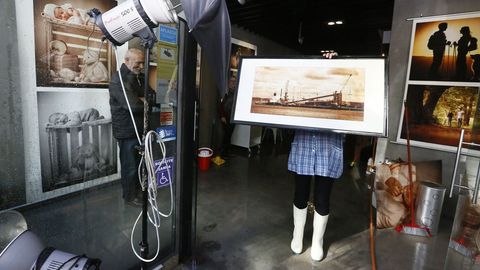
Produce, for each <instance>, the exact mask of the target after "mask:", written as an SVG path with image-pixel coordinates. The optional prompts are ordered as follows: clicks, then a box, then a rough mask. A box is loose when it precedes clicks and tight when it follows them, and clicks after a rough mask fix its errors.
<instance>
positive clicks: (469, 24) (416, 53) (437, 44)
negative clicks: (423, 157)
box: [397, 12, 480, 152]
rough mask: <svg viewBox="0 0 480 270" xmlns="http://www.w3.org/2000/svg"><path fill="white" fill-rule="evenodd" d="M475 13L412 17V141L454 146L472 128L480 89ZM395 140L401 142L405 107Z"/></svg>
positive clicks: (479, 22) (479, 21)
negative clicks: (463, 133) (462, 132)
mask: <svg viewBox="0 0 480 270" xmlns="http://www.w3.org/2000/svg"><path fill="white" fill-rule="evenodd" d="M478 33H480V12H472V13H465V14H451V15H442V16H434V17H422V18H415V19H413V26H412V39H411V44H410V56H409V63H408V70H407V78H406V82H405V97H404V100H405V106H406V107H407V108H408V112H409V113H408V114H409V115H408V117H409V121H408V122H409V126H408V129H409V134H410V140H411V144H412V145H415V146H420V147H426V148H432V149H437V150H443V151H451V152H454V151H456V146H457V145H458V140H459V138H460V133H461V130H462V129H464V130H465V138H464V140H465V141H468V142H478V138H477V137H478V136H474V135H475V134H476V133H478V132H474V130H475V128H477V129H478V125H477V126H475V119H476V117H477V113H478V97H479V94H478V92H479V90H480V50H479V48H478V46H479V44H478V38H480V36H478ZM398 130H399V131H398V133H397V141H398V142H400V143H406V131H407V129H406V126H405V108H403V109H402V115H401V118H400V121H399V129H398Z"/></svg>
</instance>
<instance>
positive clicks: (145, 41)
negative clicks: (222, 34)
mask: <svg viewBox="0 0 480 270" xmlns="http://www.w3.org/2000/svg"><path fill="white" fill-rule="evenodd" d="M135 36H136V37H138V38H140V39H141V44H142V46H143V47H144V48H145V63H144V65H143V70H144V71H143V73H144V76H145V77H144V86H143V91H144V94H143V97H144V99H145V101H144V103H143V134H142V145H140V146H138V150H139V154H140V155H141V156H143V157H144V156H145V138H146V135H147V132H148V131H149V130H150V114H151V113H152V107H151V106H150V102H151V101H152V100H153V97H151V95H150V91H149V90H150V89H149V88H150V87H149V77H150V76H149V72H148V68H149V65H150V49H152V48H153V45H154V44H155V42H156V41H157V38H156V37H155V34H154V33H153V31H152V30H151V29H150V28H148V27H147V28H144V29H143V30H142V31H140V32H138V33H136V34H135ZM152 181H154V180H152ZM141 183H142V241H141V242H140V254H141V256H142V258H144V259H147V257H148V253H149V246H148V226H147V225H148V190H147V187H148V177H147V169H146V167H145V165H144V166H142V181H141ZM142 269H145V270H146V269H147V262H145V261H144V260H142Z"/></svg>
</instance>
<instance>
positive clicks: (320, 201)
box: [288, 53, 345, 261]
mask: <svg viewBox="0 0 480 270" xmlns="http://www.w3.org/2000/svg"><path fill="white" fill-rule="evenodd" d="M324 56H325V57H326V58H332V57H333V56H336V54H335V53H330V54H326V55H324ZM344 138H345V135H344V134H340V133H334V132H329V131H310V130H296V131H295V137H294V140H293V142H292V146H291V150H290V154H289V157H288V170H289V171H292V172H294V173H295V192H294V199H293V223H294V229H293V239H292V242H291V244H290V248H291V249H292V251H293V252H294V253H296V254H300V253H301V252H302V249H303V232H304V228H305V223H306V219H307V204H308V200H309V198H310V183H311V180H312V178H313V179H314V194H313V195H314V196H313V197H314V205H315V211H314V217H313V235H312V247H311V254H310V255H311V258H312V260H314V261H320V260H322V259H323V255H324V254H323V236H324V234H325V230H326V227H327V222H328V216H329V213H330V194H331V191H332V187H333V183H334V182H335V180H336V179H338V178H339V177H340V176H341V175H342V173H343V143H344Z"/></svg>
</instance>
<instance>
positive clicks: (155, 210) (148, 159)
mask: <svg viewBox="0 0 480 270" xmlns="http://www.w3.org/2000/svg"><path fill="white" fill-rule="evenodd" d="M112 46H113V48H114V51H115V58H116V62H117V67H118V75H119V79H120V83H121V86H122V90H123V95H124V97H125V100H126V103H127V106H128V110H129V113H130V117H131V120H132V123H133V127H134V130H135V135H136V137H137V140H138V142H139V144H140V145H141V144H142V140H141V139H140V136H139V134H138V129H137V126H136V124H135V118H134V116H133V112H132V109H131V107H130V103H129V100H128V98H127V93H126V90H125V86H124V84H123V78H122V74H121V72H120V66H121V64H120V61H119V57H118V52H117V48H116V47H115V46H114V45H112ZM153 139H155V140H156V141H157V142H158V145H159V147H160V151H161V153H162V159H161V160H160V163H159V164H158V165H157V166H156V168H155V162H154V159H153V147H152V142H153V141H152V140H153ZM144 140H145V144H144V146H145V149H144V153H143V155H142V157H141V159H140V163H139V165H138V168H137V173H138V179H139V182H140V185H141V186H142V190H143V189H144V188H146V189H147V192H148V203H149V205H150V207H151V211H152V216H153V219H152V216H150V214H149V213H148V210H147V216H148V219H149V221H150V223H151V224H152V225H153V226H154V227H155V234H156V238H157V251H156V253H155V256H154V257H153V258H151V259H145V258H142V256H140V255H139V254H138V253H137V251H136V250H135V245H134V243H133V238H134V237H133V235H134V233H135V229H136V227H137V225H138V221H139V220H140V218H141V217H142V214H143V210H142V211H140V213H139V215H138V217H137V219H136V220H135V222H134V224H133V227H132V231H131V234H130V245H131V248H132V251H133V253H134V254H135V256H137V258H138V259H140V260H142V261H143V262H152V261H154V260H156V258H157V257H158V255H159V253H160V218H161V217H165V218H168V217H170V216H171V215H172V213H173V209H174V198H173V185H172V181H171V175H170V170H169V169H168V164H167V161H166V154H167V150H166V147H165V144H164V142H163V139H162V137H161V136H160V135H159V134H158V133H157V132H155V131H153V130H150V131H149V132H147V134H146V135H145V138H144ZM162 164H164V165H165V167H166V168H167V169H166V172H167V182H168V183H169V187H170V210H169V211H168V213H167V214H165V213H162V212H161V211H160V208H159V206H158V201H157V190H158V185H157V177H156V172H157V171H158V170H159V169H160V168H161V167H162ZM143 165H145V167H146V169H147V181H145V180H144V179H143V177H142V173H141V171H142V166H143Z"/></svg>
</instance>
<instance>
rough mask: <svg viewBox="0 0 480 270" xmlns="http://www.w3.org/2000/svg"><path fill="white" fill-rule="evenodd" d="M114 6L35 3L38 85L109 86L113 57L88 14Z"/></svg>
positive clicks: (55, 0) (94, 1) (57, 0)
mask: <svg viewBox="0 0 480 270" xmlns="http://www.w3.org/2000/svg"><path fill="white" fill-rule="evenodd" d="M115 5H116V1H115V0H107V1H99V0H87V1H80V0H73V1H68V0H38V1H37V0H36V1H34V24H35V64H36V73H37V86H54V87H101V88H105V87H108V82H109V81H110V77H111V75H112V72H115V59H114V54H113V52H112V49H111V47H110V45H109V44H108V43H107V42H104V41H102V36H103V34H102V32H101V30H100V29H99V28H98V27H97V26H96V25H95V24H94V23H93V22H92V21H91V20H90V16H89V15H88V14H87V13H88V11H89V10H90V9H92V8H97V9H99V10H100V11H101V12H105V11H108V10H109V9H111V8H112V7H114V6H115Z"/></svg>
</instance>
